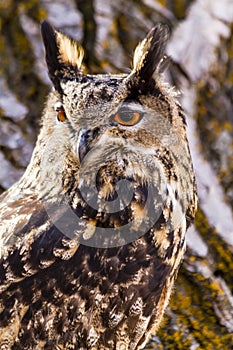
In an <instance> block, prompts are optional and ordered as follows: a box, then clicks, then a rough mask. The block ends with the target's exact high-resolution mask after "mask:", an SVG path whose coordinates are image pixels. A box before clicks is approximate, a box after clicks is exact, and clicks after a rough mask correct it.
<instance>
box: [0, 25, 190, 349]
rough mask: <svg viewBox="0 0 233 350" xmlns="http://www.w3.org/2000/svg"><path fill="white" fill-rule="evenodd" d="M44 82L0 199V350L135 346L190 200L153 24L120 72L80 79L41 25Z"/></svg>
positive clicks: (184, 149) (178, 250) (172, 265)
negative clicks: (36, 123) (41, 100)
mask: <svg viewBox="0 0 233 350" xmlns="http://www.w3.org/2000/svg"><path fill="white" fill-rule="evenodd" d="M41 31H42V38H43V42H44V46H45V52H46V61H47V66H48V72H49V76H50V79H51V81H52V84H53V88H52V91H51V92H50V94H49V96H48V100H47V104H46V106H45V109H44V113H43V117H42V126H41V131H40V134H39V136H38V139H37V143H36V146H35V149H34V152H33V154H32V158H31V161H30V163H29V165H28V167H27V169H26V171H25V174H24V175H23V176H22V178H21V179H20V180H19V181H18V182H17V183H16V184H14V185H13V186H12V187H11V188H10V189H8V190H7V191H6V192H5V193H3V194H2V195H1V197H0V244H1V245H0V257H1V260H0V348H1V349H31V350H32V349H33V350H35V349H38V350H39V349H83V350H84V349H91V350H97V349H98V350H100V349H105V350H106V349H117V350H123V349H124V350H126V349H131V350H133V349H143V347H144V346H145V344H146V342H147V341H148V339H149V337H150V335H151V334H155V333H156V331H157V329H158V327H159V325H160V323H161V320H162V317H163V314H164V311H165V309H166V306H167V305H168V302H169V297H170V295H171V292H172V289H173V285H174V281H175V279H176V276H177V272H178V269H179V266H180V264H181V261H182V257H183V255H184V251H185V233H186V230H187V228H188V227H189V225H190V224H191V222H192V221H193V218H194V216H195V211H196V205H197V196H196V185H195V177H194V172H193V166H192V160H191V157H190V152H189V146H188V141H187V137H186V122H185V116H184V113H183V110H182V108H181V106H180V104H179V103H178V100H177V98H176V94H175V92H174V89H172V88H171V87H169V86H168V85H167V84H166V83H165V82H163V78H162V77H163V71H164V69H165V67H166V66H167V63H168V58H167V57H166V55H165V53H164V52H165V46H166V42H167V40H168V28H167V26H166V25H163V24H158V25H156V26H155V27H154V28H153V29H152V30H151V31H150V32H149V33H148V35H147V36H146V37H145V38H144V40H143V41H142V42H141V43H139V44H138V46H137V47H136V49H135V52H134V56H133V64H132V69H131V70H130V72H129V73H128V74H126V73H124V74H97V75H89V74H84V70H83V64H82V61H83V55H84V53H83V49H82V48H81V47H80V46H79V45H78V43H76V42H75V41H73V40H72V39H71V38H69V37H68V36H66V35H65V34H63V33H61V32H59V31H57V30H55V29H54V28H53V27H52V26H51V25H50V24H49V23H48V22H46V21H44V22H43V23H42V25H41Z"/></svg>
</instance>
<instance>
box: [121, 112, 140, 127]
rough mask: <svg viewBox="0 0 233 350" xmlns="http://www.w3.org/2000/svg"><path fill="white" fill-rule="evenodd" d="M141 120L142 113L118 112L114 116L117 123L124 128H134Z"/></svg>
mask: <svg viewBox="0 0 233 350" xmlns="http://www.w3.org/2000/svg"><path fill="white" fill-rule="evenodd" d="M141 118H142V113H140V112H133V111H132V110H122V111H118V112H117V113H116V114H115V115H114V120H115V122H117V123H119V124H120V125H124V126H133V125H135V124H137V123H138V122H139V120H140V119H141Z"/></svg>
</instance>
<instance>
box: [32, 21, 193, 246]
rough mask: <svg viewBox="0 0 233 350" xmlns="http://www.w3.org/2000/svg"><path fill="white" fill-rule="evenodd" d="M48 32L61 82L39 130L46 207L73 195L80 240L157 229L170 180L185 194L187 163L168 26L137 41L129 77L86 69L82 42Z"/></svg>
mask: <svg viewBox="0 0 233 350" xmlns="http://www.w3.org/2000/svg"><path fill="white" fill-rule="evenodd" d="M42 35H43V39H44V43H45V48H46V59H47V64H48V68H49V74H50V78H51V80H52V82H53V84H54V88H55V91H54V92H53V93H52V94H51V96H50V99H49V101H48V108H47V113H46V115H45V118H44V125H43V128H42V137H41V139H46V140H47V143H46V144H44V146H43V147H44V151H43V152H42V158H41V179H40V190H39V191H40V194H41V198H43V200H44V201H45V203H46V205H47V210H49V208H50V203H51V202H56V203H59V204H61V203H63V204H64V202H65V203H68V211H69V212H70V211H71V214H72V215H71V216H72V218H74V215H75V220H74V221H75V223H74V225H73V226H74V227H75V229H74V231H75V232H78V239H79V240H81V242H82V243H84V244H89V245H94V246H115V245H122V244H125V243H128V242H129V241H132V240H134V239H136V238H138V237H140V236H141V235H142V234H144V233H145V232H147V231H148V230H150V229H151V227H154V226H155V225H156V226H157V227H158V228H159V227H160V226H161V225H163V224H164V221H166V219H165V218H164V214H163V212H164V208H165V207H166V206H167V205H168V203H167V196H168V193H169V190H170V187H172V186H173V187H174V188H175V190H174V191H177V192H180V195H181V192H182V186H180V184H179V182H178V181H177V180H178V178H179V176H180V174H179V170H177V169H176V166H175V162H176V161H177V158H178V157H176V154H177V153H178V154H179V151H180V150H181V151H182V154H183V155H184V157H183V159H184V160H185V163H186V162H187V163H188V162H189V161H190V158H189V150H188V148H187V146H186V143H187V140H186V136H185V125H184V119H183V117H182V115H181V114H180V111H179V105H178V104H177V102H176V100H175V99H174V97H173V96H172V94H171V91H170V90H169V89H168V88H166V87H165V85H164V84H163V83H162V82H161V80H160V74H161V70H163V68H164V66H165V64H166V61H167V60H166V58H165V57H164V46H165V43H166V39H167V35H168V33H167V28H166V27H164V26H157V27H155V28H154V29H152V31H151V32H150V33H149V34H148V36H147V37H146V38H145V39H144V40H143V41H142V42H141V43H140V44H139V45H138V47H137V48H136V50H135V54H134V62H133V69H132V71H131V72H130V74H128V75H127V74H119V75H95V76H92V75H84V74H83V73H82V72H81V65H82V56H83V53H82V50H81V49H80V48H78V47H77V45H76V44H75V43H73V42H72V41H71V40H70V39H69V38H68V37H66V36H64V35H63V34H61V33H59V32H57V31H54V29H53V28H52V27H50V25H48V24H47V23H46V22H44V23H43V25H42ZM45 134H46V137H44V136H45ZM40 146H41V145H40ZM185 148H186V150H185ZM180 159H181V160H182V157H180ZM51 167H52V169H53V171H52V172H51ZM187 182H188V181H187ZM51 184H56V186H55V185H54V186H53V187H52V189H51ZM174 184H175V185H174ZM53 188H54V189H55V188H56V190H57V192H56V193H55V192H54V191H53ZM48 203H49V205H48ZM187 205H188V202H187ZM73 214H74V215H73ZM177 215H178V214H177ZM66 216H67V213H66ZM178 217H179V215H178ZM70 220H71V219H70ZM72 220H73V219H72ZM167 221H169V220H167ZM178 222H179V219H178ZM169 225H172V223H171V220H170V221H169ZM97 231H98V232H97ZM72 232H73V231H72ZM69 234H70V233H69ZM72 235H73V233H72ZM93 237H94V241H91V240H92V239H93ZM96 237H97V238H96ZM109 237H111V239H109ZM112 237H114V239H113V238H112Z"/></svg>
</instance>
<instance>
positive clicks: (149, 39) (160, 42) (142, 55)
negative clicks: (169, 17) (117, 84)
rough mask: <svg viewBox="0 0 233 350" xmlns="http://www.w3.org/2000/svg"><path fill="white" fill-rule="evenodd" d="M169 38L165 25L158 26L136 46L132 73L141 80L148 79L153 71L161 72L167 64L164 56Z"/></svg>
mask: <svg viewBox="0 0 233 350" xmlns="http://www.w3.org/2000/svg"><path fill="white" fill-rule="evenodd" d="M168 37H169V29H168V27H167V26H166V25H165V24H158V25H157V26H155V27H154V28H152V29H151V31H150V32H149V33H148V34H147V36H146V38H145V39H144V40H142V42H140V43H139V44H138V46H137V47H136V49H135V52H134V57H133V71H134V72H135V73H137V75H139V76H140V78H141V79H142V80H145V81H147V80H148V79H150V78H151V77H152V75H153V73H154V72H155V71H157V72H161V70H163V69H164V68H165V66H166V63H167V62H168V58H167V57H166V56H165V55H164V51H165V46H166V43H167V40H168Z"/></svg>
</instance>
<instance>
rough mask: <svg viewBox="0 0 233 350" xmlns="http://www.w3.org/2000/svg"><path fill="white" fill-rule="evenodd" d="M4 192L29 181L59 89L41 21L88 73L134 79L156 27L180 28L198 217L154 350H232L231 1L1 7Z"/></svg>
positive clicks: (174, 69)
mask: <svg viewBox="0 0 233 350" xmlns="http://www.w3.org/2000/svg"><path fill="white" fill-rule="evenodd" d="M0 14H1V17H0V30H1V36H0V62H1V64H0V120H1V124H0V164H1V166H0V192H2V191H4V190H5V189H6V188H8V187H9V186H10V185H11V184H12V183H14V182H15V181H16V180H17V179H18V178H19V177H20V175H21V174H22V173H23V171H24V169H25V167H26V165H27V163H28V162H29V159H30V155H31V152H32V149H33V145H34V142H35V138H36V135H37V131H38V128H39V124H40V115H41V111H42V109H43V106H44V101H45V96H46V94H47V92H48V91H49V88H50V82H49V79H48V77H47V74H46V66H45V61H44V53H43V48H42V42H41V38H40V28H39V23H40V20H42V19H44V18H47V19H48V20H49V21H50V22H51V24H53V25H54V26H56V27H57V28H58V29H60V30H62V31H64V32H66V33H67V34H69V35H71V36H73V37H74V38H75V39H78V40H79V41H80V43H82V45H83V47H84V49H85V51H86V56H85V63H86V67H87V71H88V72H92V73H93V72H98V73H100V72H112V73H114V72H119V71H127V67H128V66H129V62H130V58H131V57H132V50H133V48H134V47H135V45H136V43H137V42H138V41H139V40H140V39H141V38H143V37H144V34H145V33H146V32H147V31H148V30H149V29H150V28H151V27H152V26H153V25H154V24H155V23H156V22H160V21H162V22H166V23H167V24H168V25H169V27H170V28H171V39H170V42H169V45H168V49H167V50H168V54H170V55H172V57H173V61H172V64H171V67H170V70H169V73H168V75H167V79H169V80H170V81H172V83H174V84H175V85H176V86H177V87H178V88H179V89H180V90H182V97H181V99H182V104H183V105H184V107H185V108H186V110H187V114H188V117H187V123H188V134H189V139H190V145H191V151H192V155H193V161H194V166H195V170H196V175H197V183H198V192H199V198H200V201H199V210H198V214H197V216H196V220H195V225H194V226H193V227H192V228H191V229H190V230H189V232H188V234H187V240H188V244H187V253H186V256H185V259H184V263H183V266H182V269H181V271H180V273H179V277H178V281H177V283H176V287H175V290H174V293H173V296H172V299H171V302H170V306H169V308H168V309H167V312H166V316H165V318H164V322H163V326H162V327H161V328H160V331H159V333H158V334H157V335H156V336H154V337H153V338H152V340H151V342H150V344H148V346H147V349H153V348H156V349H182V350H184V349H192V350H195V349H208V350H210V349H232V348H233V295H232V294H233V254H232V253H233V213H232V206H233V177H232V172H233V152H232V150H233V87H232V86H233V35H232V34H233V3H232V1H231V0H223V1H221V2H219V1H215V0H211V1H210V0H204V1H201V0H192V1H188V0H175V1H170V0H160V1H156V0H138V1H136V0H130V1H127V2H126V1H123V0H122V1H110V0H107V1H104V0H86V1H83V0H76V1H74V2H72V1H65V0H58V1H56V2H54V1H50V0H43V1H37V0H32V1H16V0H11V1H0Z"/></svg>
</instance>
